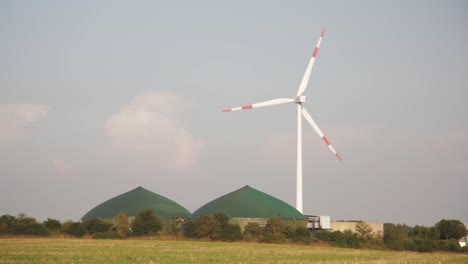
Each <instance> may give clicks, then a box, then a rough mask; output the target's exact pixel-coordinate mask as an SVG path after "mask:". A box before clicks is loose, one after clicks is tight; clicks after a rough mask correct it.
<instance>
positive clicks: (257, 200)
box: [190, 185, 304, 219]
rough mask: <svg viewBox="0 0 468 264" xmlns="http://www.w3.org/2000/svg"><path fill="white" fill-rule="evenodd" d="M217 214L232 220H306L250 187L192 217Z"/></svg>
mask: <svg viewBox="0 0 468 264" xmlns="http://www.w3.org/2000/svg"><path fill="white" fill-rule="evenodd" d="M217 212H224V213H225V214H226V215H227V216H229V217H230V218H273V217H279V218H281V219H303V218H304V215H302V214H301V213H300V212H299V211H297V210H296V209H295V208H293V207H292V206H290V205H289V204H287V203H285V202H283V201H281V200H279V199H277V198H275V197H273V196H271V195H268V194H266V193H263V192H261V191H258V190H256V189H254V188H252V187H250V186H248V185H246V186H244V187H243V188H241V189H239V190H236V191H233V192H231V193H228V194H226V195H224V196H221V197H219V198H217V199H215V200H213V201H211V202H209V203H207V204H205V205H204V206H202V207H200V208H199V209H198V210H196V211H195V212H194V213H193V214H192V215H191V216H190V217H191V218H197V217H199V216H202V215H211V214H215V213H217Z"/></svg>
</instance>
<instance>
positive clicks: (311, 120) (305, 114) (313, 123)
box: [302, 107, 343, 161]
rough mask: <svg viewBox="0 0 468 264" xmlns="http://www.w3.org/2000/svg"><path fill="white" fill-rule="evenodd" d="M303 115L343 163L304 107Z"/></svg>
mask: <svg viewBox="0 0 468 264" xmlns="http://www.w3.org/2000/svg"><path fill="white" fill-rule="evenodd" d="M302 115H303V116H304V118H305V119H306V120H307V122H309V124H310V125H311V126H312V128H313V129H314V130H315V132H317V134H318V135H319V136H320V137H321V138H322V139H323V141H324V142H325V144H327V146H328V148H329V149H330V150H331V151H332V152H333V154H334V155H335V156H336V157H337V158H338V159H339V160H340V161H343V160H342V159H341V157H340V155H339V154H338V153H336V151H335V149H334V148H333V146H332V145H331V144H330V141H328V139H327V137H326V136H325V135H324V134H323V132H322V130H320V128H319V127H318V125H317V123H315V121H314V119H313V118H312V117H311V116H310V114H309V112H307V110H306V109H305V108H304V107H303V108H302Z"/></svg>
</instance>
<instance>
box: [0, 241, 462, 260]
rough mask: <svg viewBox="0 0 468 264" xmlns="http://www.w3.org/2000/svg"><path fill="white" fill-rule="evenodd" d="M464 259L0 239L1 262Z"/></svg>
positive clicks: (243, 246)
mask: <svg viewBox="0 0 468 264" xmlns="http://www.w3.org/2000/svg"><path fill="white" fill-rule="evenodd" d="M311 262H313V263H328V264H330V263H350V264H351V263H468V255H460V254H452V253H447V254H444V253H425V254H420V253H415V252H391V251H375V250H357V249H343V248H333V247H320V246H298V245H274V244H255V243H222V242H195V241H161V240H130V239H129V240H93V239H67V238H9V239H0V263H153V264H155V263H311Z"/></svg>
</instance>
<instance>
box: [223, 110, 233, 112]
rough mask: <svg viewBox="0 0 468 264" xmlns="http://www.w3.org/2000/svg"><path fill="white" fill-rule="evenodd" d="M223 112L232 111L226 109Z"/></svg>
mask: <svg viewBox="0 0 468 264" xmlns="http://www.w3.org/2000/svg"><path fill="white" fill-rule="evenodd" d="M223 112H231V109H224V110H223Z"/></svg>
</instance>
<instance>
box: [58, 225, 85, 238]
mask: <svg viewBox="0 0 468 264" xmlns="http://www.w3.org/2000/svg"><path fill="white" fill-rule="evenodd" d="M63 232H64V233H65V234H68V235H70V236H74V237H82V236H84V235H85V234H86V229H85V228H84V226H83V225H82V224H81V223H79V222H71V221H70V222H66V223H64V226H63Z"/></svg>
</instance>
